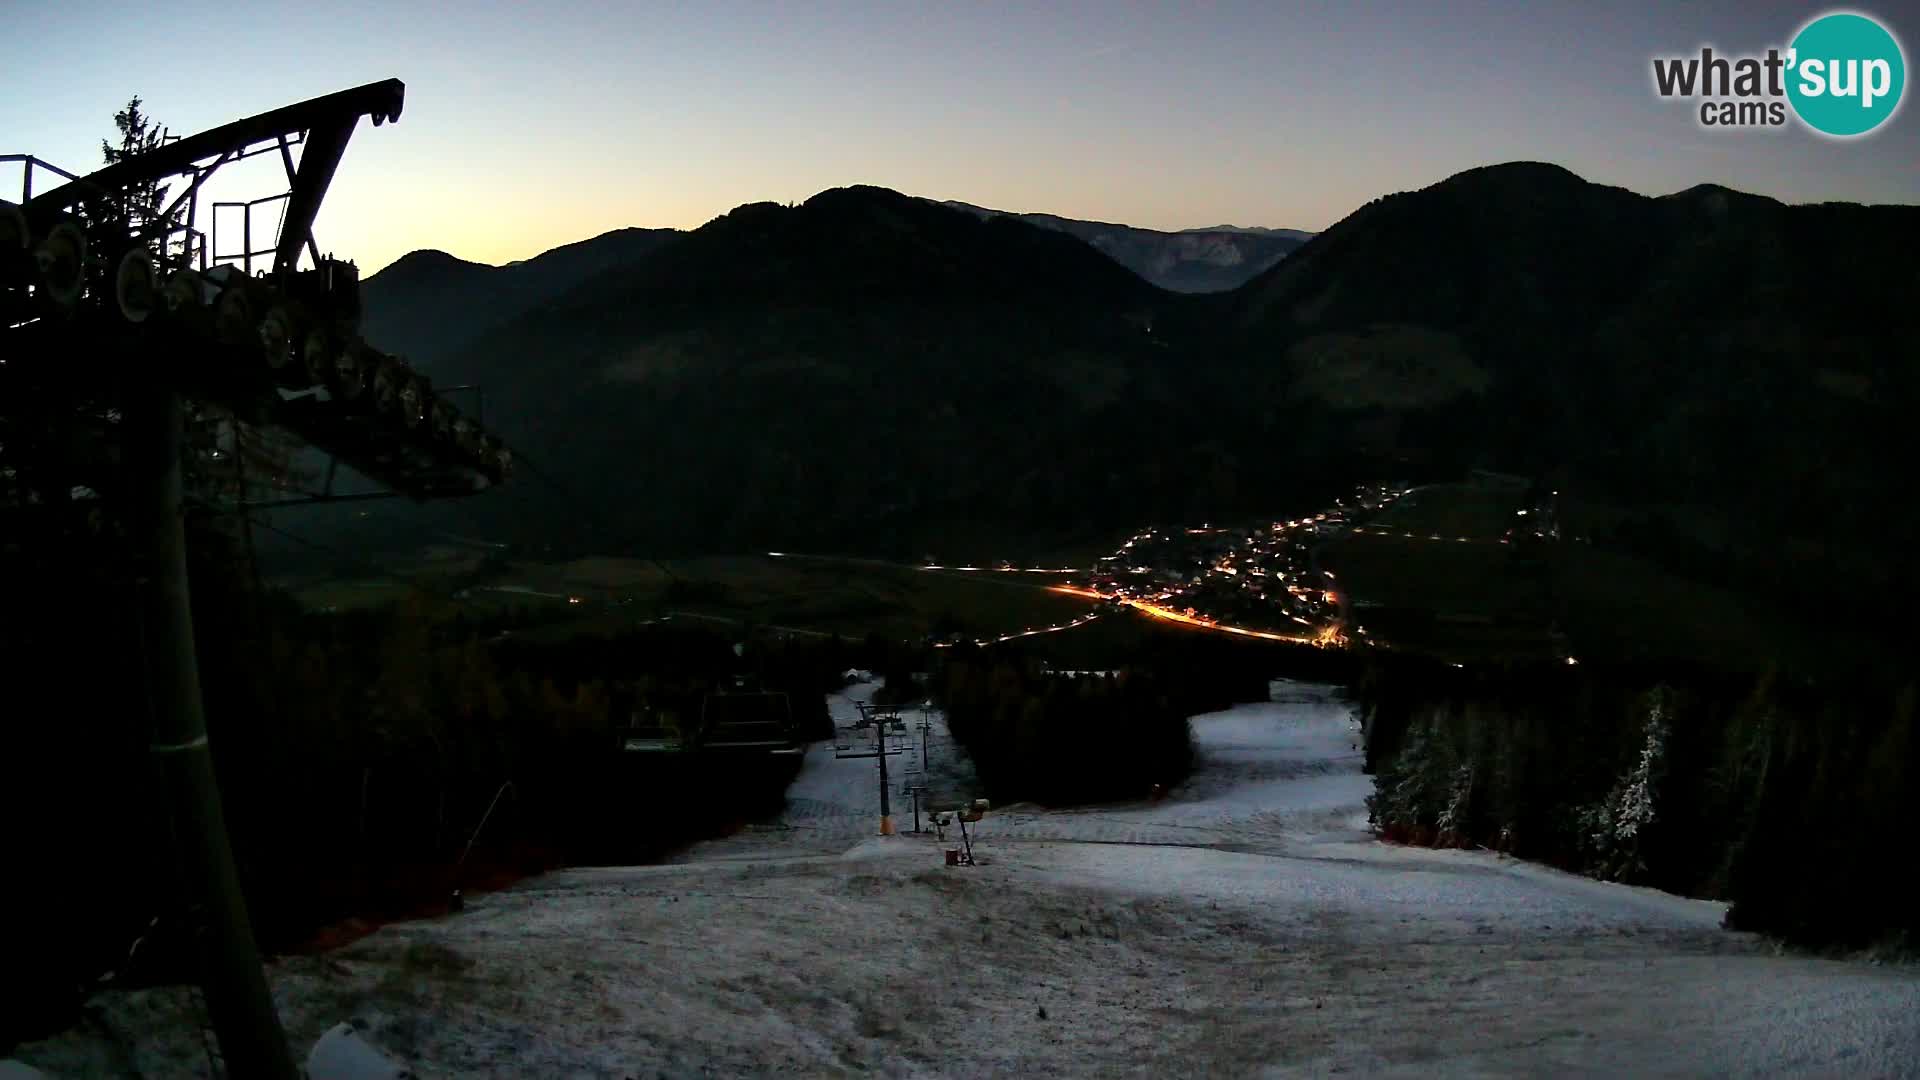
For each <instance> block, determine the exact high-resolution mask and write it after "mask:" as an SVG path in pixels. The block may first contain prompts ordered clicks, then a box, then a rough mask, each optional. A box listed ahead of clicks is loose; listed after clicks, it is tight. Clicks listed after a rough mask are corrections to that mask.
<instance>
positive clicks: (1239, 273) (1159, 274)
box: [941, 201, 1313, 293]
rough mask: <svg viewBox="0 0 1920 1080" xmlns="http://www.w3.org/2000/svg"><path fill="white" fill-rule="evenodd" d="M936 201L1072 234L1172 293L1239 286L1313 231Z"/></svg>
mask: <svg viewBox="0 0 1920 1080" xmlns="http://www.w3.org/2000/svg"><path fill="white" fill-rule="evenodd" d="M941 205H943V206H950V207H953V208H954V209H956V210H965V211H967V212H968V213H971V214H977V215H979V216H980V217H1011V218H1017V219H1019V220H1021V221H1024V222H1026V223H1027V224H1029V225H1038V226H1040V227H1041V228H1043V229H1052V230H1054V231H1056V232H1063V233H1066V234H1068V235H1069V236H1077V237H1079V238H1080V239H1082V240H1085V241H1086V242H1087V243H1089V244H1091V245H1093V247H1094V249H1095V250H1097V251H1100V252H1103V253H1104V254H1106V255H1108V256H1109V257H1111V258H1112V259H1113V260H1114V261H1115V262H1117V263H1119V264H1120V265H1122V266H1124V267H1126V268H1127V269H1129V270H1132V271H1133V272H1134V273H1136V274H1139V275H1140V276H1141V277H1143V278H1145V279H1147V280H1148V281H1150V282H1152V283H1153V284H1155V285H1158V286H1160V287H1161V288H1163V289H1168V290H1171V291H1173V292H1191V293H1204V292H1225V291H1227V290H1229V289H1233V288H1236V287H1238V286H1240V285H1244V284H1246V282H1247V281H1248V280H1250V279H1251V278H1253V277H1254V276H1256V275H1258V274H1259V273H1260V272H1262V271H1264V270H1266V269H1268V268H1269V267H1271V266H1273V265H1274V264H1275V263H1277V262H1279V261H1280V260H1281V259H1283V258H1285V257H1286V256H1287V254H1288V253H1289V252H1291V251H1293V250H1294V249H1295V248H1297V247H1299V246H1300V245H1301V244H1303V243H1306V241H1307V240H1308V239H1309V238H1310V237H1312V235H1313V234H1312V233H1308V232H1301V231H1299V230H1297V229H1243V228H1239V227H1237V226H1233V225H1219V226H1215V227H1213V228H1210V229H1182V230H1181V231H1179V232H1159V231H1156V230H1154V229H1141V228H1137V227H1135V226H1132V225H1115V224H1112V223H1110V222H1104V221H1081V220H1078V219H1075V218H1064V217H1060V216H1058V215H1055V214H1012V213H1008V212H1007V211H1005V210H989V209H987V208H985V207H981V206H974V205H972V204H971V203H963V202H952V201H949V202H945V203H942V204H941Z"/></svg>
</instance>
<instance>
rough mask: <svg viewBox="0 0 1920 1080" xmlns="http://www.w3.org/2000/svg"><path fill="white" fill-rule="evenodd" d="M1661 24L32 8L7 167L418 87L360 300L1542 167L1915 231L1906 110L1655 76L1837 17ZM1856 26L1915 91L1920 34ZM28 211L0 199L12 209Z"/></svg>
mask: <svg viewBox="0 0 1920 1080" xmlns="http://www.w3.org/2000/svg"><path fill="white" fill-rule="evenodd" d="M1634 7H1636V5H1629V4H1626V3H1619V4H1597V3H1592V2H1590V0H1536V2H1530V3H1523V2H1516V3H1492V2H1484V0H1453V2H1449V3H1445V4H1441V3H1431V2H1427V0H1407V2H1402V3H1372V2H1364V0H1355V2H1333V3H1325V4H1307V3H1284V2H1281V0H1273V2H1270V3H1254V4H1231V3H1219V4H1200V3H1191V4H1189V3H1166V4H1144V5H1143V4H1122V3H1119V2H1117V0H1116V2H1113V3H1058V2H1045V3H1041V2H1034V3H1021V4H987V3H975V2H972V0H957V2H956V0H943V2H940V3H909V2H906V0H899V2H892V3H838V2H832V0H817V2H810V3H790V4H776V3H735V2H725V0H715V2H713V3H681V4H654V3H641V2H634V3H553V4H544V3H532V2H528V3H515V2H508V0H474V2H470V3H464V4H439V5H436V4H425V3H408V2H404V0H382V2H377V3H365V2H359V0H351V2H344V3H326V4H315V3H310V2H300V3H294V2H287V0H255V2H252V3H247V4H233V3H222V4H206V3H198V2H190V0H179V2H173V3H165V4H142V5H137V6H135V7H133V8H131V9H129V8H127V7H126V6H125V5H107V4H98V3H93V2H91V0H59V2H39V3H33V2H22V3H14V4H9V5H7V7H6V13H7V18H6V25H7V29H6V33H5V34H4V35H0V72H4V73H5V81H6V87H7V92H6V93H5V94H3V95H0V153H4V152H26V153H33V154H36V155H38V156H40V157H43V158H47V159H49V160H51V161H54V162H55V163H57V164H60V165H62V166H64V167H66V168H68V169H71V170H74V171H83V170H90V169H92V168H95V167H97V165H98V158H99V148H98V143H99V139H100V137H101V136H103V135H106V134H108V133H109V132H110V131H111V127H112V121H111V118H112V114H113V112H114V110H115V109H116V108H118V107H119V106H121V105H123V104H124V103H125V101H126V99H127V98H128V97H129V96H131V95H132V94H134V93H139V94H140V95H142V96H143V97H145V98H146V100H147V104H148V108H149V109H150V111H151V112H152V113H153V115H154V116H156V117H157V118H158V119H160V120H161V121H162V122H164V123H166V124H167V125H169V126H170V127H171V129H172V130H173V131H174V132H175V133H179V134H186V133H191V132H194V131H199V130H201V129H204V128H207V127H211V126H214V125H216V124H220V123H224V122H226V121H229V120H233V119H237V118H239V117H241V116H245V115H249V114H252V113H256V112H262V111H265V110H267V109H270V108H274V107H277V106H280V105H285V104H290V103H292V102H294V101H298V100H300V99H303V98H307V97H312V96H315V95H318V94H323V93H328V92H331V91H334V90H340V89H344V88H347V87H350V86H355V85H358V84H360V83H364V82H370V81H373V80H376V79H382V78H388V77H398V78H400V79H403V80H404V81H405V82H406V84H407V105H406V112H405V114H404V115H403V116H402V117H401V120H400V122H399V124H398V125H391V126H386V127H381V128H374V127H373V126H371V125H370V124H367V123H364V122H363V123H362V124H361V125H360V127H359V129H358V131H357V132H356V134H355V136H354V139H353V142H352V144H351V145H350V146H349V148H348V150H347V156H346V158H345V160H344V161H343V162H342V164H341V168H340V172H339V174H338V176H337V178H336V180H335V182H334V185H333V189H332V193H331V194H330V196H329V198H328V200H327V203H326V206H325V209H324V210H323V212H322V214H321V218H320V221H319V223H318V225H317V227H316V233H317V235H318V238H319V240H320V246H321V247H322V249H324V250H332V251H335V252H338V253H340V254H341V255H344V256H350V257H353V258H355V259H357V260H358V261H359V262H360V264H361V266H362V268H363V271H368V272H370V271H371V270H373V269H376V268H378V267H380V266H383V265H385V264H386V263H387V262H390V261H391V260H393V259H394V258H397V257H398V256H400V255H401V254H404V253H405V252H407V251H410V250H412V249H415V248H421V247H436V248H441V249H444V250H447V251H451V252H453V253H454V254H456V255H459V256H461V257H463V258H468V259H473V260H476V261H481V262H489V263H498V262H505V261H508V260H512V259H520V258H526V257H529V256H532V255H534V254H537V253H539V252H540V251H543V250H545V249H547V248H550V247H553V246H555V245H558V244H563V243H568V242H571V241H574V240H579V239H584V238H585V237H588V236H591V235H594V234H596V233H599V232H603V231H605V230H607V229H612V228H618V227H621V226H626V225H645V226H676V227H681V228H689V227H694V226H697V225H700V224H701V223H703V222H705V221H707V220H709V219H711V218H712V217H714V216H715V215H718V214H721V213H724V212H725V211H727V210H728V209H731V208H732V207H734V206H736V205H739V204H740V203H744V202H753V201H760V200H776V201H782V202H786V201H798V200H802V199H805V198H807V197H808V196H810V195H813V194H814V193H816V192H818V191H820V190H822V189H825V188H829V187H838V186H842V185H846V184H853V183H869V184H879V185H883V186H886V187H892V188H897V189H899V190H902V191H906V192H909V193H911V194H916V195H926V196H932V197H935V198H952V199H963V200H965V201H967V202H972V203H978V204H981V205H986V206H993V207H999V208H1002V209H1008V210H1021V211H1048V212H1052V213H1058V214H1063V215H1067V216H1071V217H1082V218H1094V219H1099V220H1106V221H1123V222H1127V223H1130V224H1135V225H1142V226H1147V227H1151V228H1163V229H1178V228H1187V227H1192V226H1201V225H1215V224H1221V223H1231V224H1240V225H1267V226H1276V227H1291V228H1304V229H1321V228H1325V227H1326V226H1327V225H1329V224H1331V223H1333V222H1334V221H1336V220H1338V219H1339V218H1341V217H1342V216H1344V215H1345V214H1347V213H1348V212H1349V211H1351V210H1353V209H1354V208H1355V207H1357V206H1359V205H1361V204H1363V203H1365V202H1366V201H1367V200H1368V199H1371V198H1373V197H1375V196H1377V195H1382V194H1386V193H1388V192H1393V191H1401V190H1407V189H1412V188H1418V187H1423V186H1425V185H1427V184H1431V183H1434V182H1436V181H1438V180H1441V179H1444V178H1445V177H1447V176H1449V175H1451V174H1453V173H1455V172H1458V171H1460V170H1462V169H1466V168H1470V167H1472V166H1475V165H1483V164H1488V163H1493V162H1499V161H1510V160H1517V159H1527V160H1542V161H1551V162H1557V163H1559V164H1562V165H1565V166H1567V167H1568V168H1570V169H1572V170H1574V171H1575V172H1577V173H1580V174H1581V175H1583V176H1586V177H1587V178H1589V179H1592V180H1596V181H1600V182H1603V183H1610V184H1617V185H1621V186H1624V187H1628V188H1632V189H1634V190H1636V191H1641V192H1645V193H1648V194H1664V193H1667V192H1671V191H1677V190H1680V189H1682V188H1686V187H1690V186H1692V185H1693V184H1696V183H1700V182H1705V181H1712V182H1716V183H1722V184H1726V185H1728V186H1730V187H1736V188H1741V189H1744V190H1748V191H1754V192H1759V193H1763V194H1768V195H1773V196H1775V197H1778V198H1782V199H1786V200H1788V201H1818V200H1827V199H1842V200H1853V201H1861V202H1903V203H1915V202H1920V112H1916V110H1915V108H1913V107H1911V105H1910V104H1909V106H1908V107H1904V108H1902V110H1901V112H1900V114H1899V115H1897V116H1896V117H1895V118H1894V119H1893V120H1892V121H1891V122H1890V123H1889V124H1888V125H1886V126H1885V127H1883V128H1882V129H1881V130H1880V131H1879V132H1878V133H1876V134H1875V135H1873V136H1870V137H1869V138H1867V139H1865V140H1859V141H1855V142H1851V143H1839V142H1830V141H1826V140H1822V139H1820V138H1818V137H1816V136H1814V135H1812V134H1810V133H1808V132H1807V131H1805V130H1804V129H1801V128H1799V127H1797V126H1789V127H1788V128H1786V129H1784V130H1746V131H1738V132H1712V131H1703V130H1701V129H1700V128H1699V127H1697V126H1696V122H1695V118H1694V111H1693V108H1692V107H1691V106H1689V105H1688V104H1685V103H1681V102H1672V101H1662V100H1660V99H1658V98H1656V97H1655V96H1654V93H1653V91H1652V86H1651V77H1650V74H1649V70H1650V63H1651V59H1652V57H1653V56H1655V55H1657V54H1658V55H1684V54H1687V53H1694V54H1696V55H1697V53H1698V50H1699V47H1700V46H1701V45H1702V44H1711V45H1713V46H1714V47H1715V48H1716V50H1724V51H1731V52H1748V51H1753V52H1758V51H1761V50H1764V49H1765V48H1766V47H1767V46H1770V45H1780V46H1784V45H1785V44H1786V42H1787V41H1788V39H1789V38H1790V37H1791V35H1792V34H1793V32H1794V31H1795V30H1796V29H1797V28H1798V27H1799V26H1800V25H1801V24H1803V23H1804V22H1805V21H1806V20H1807V19H1809V18H1811V17H1812V16H1814V15H1817V14H1820V13H1822V12H1824V11H1827V10H1830V9H1829V8H1828V7H1826V6H1823V5H1809V4H1792V3H1777V2H1771V0H1744V2H1738V0H1736V2H1724V3H1721V2H1701V3H1688V4H1649V5H1644V10H1633V8H1634ZM1853 10H1860V11H1864V12H1866V13H1868V14H1872V15H1876V16H1880V17H1881V18H1882V21H1883V22H1885V23H1888V24H1889V25H1890V27H1891V29H1892V30H1893V32H1894V33H1895V35H1896V36H1899V37H1900V38H1901V40H1902V43H1903V45H1904V46H1905V48H1906V50H1907V61H1908V64H1909V67H1910V68H1911V67H1912V65H1913V64H1914V63H1915V62H1916V59H1917V58H1916V56H1915V52H1916V49H1915V43H1916V42H1920V16H1916V17H1912V18H1908V19H1905V20H1903V19H1902V17H1901V16H1902V14H1903V12H1904V11H1906V10H1910V9H1906V8H1905V7H1904V4H1903V5H1901V6H1898V7H1896V6H1895V5H1893V4H1890V3H1888V4H1882V5H1880V6H1878V7H1876V6H1875V5H1873V4H1867V5H1865V6H1863V7H1858V8H1854V9H1853ZM1906 23H1911V24H1912V25H1906ZM1915 93H1920V90H1909V92H1908V96H1909V97H1911V96H1913V95H1914V94H1915ZM233 182H234V183H235V184H242V183H243V181H242V180H241V179H238V178H237V179H236V180H235V181H233ZM18 184H19V181H18V173H17V169H12V168H11V167H0V197H10V198H18V194H19V192H18ZM243 186H244V185H243ZM272 190H277V189H273V188H272V187H271V186H270V185H267V186H262V185H258V184H255V185H253V186H251V187H247V188H246V190H244V191H242V190H239V189H236V188H231V187H230V188H228V189H224V190H222V191H219V192H216V193H215V197H220V198H230V197H240V196H241V195H249V196H257V195H262V194H268V193H271V191H272ZM225 227H226V226H225V225H224V224H223V226H222V228H223V229H224V228H225ZM222 244H223V246H226V245H225V241H224V240H223V241H222Z"/></svg>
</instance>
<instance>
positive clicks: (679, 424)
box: [330, 187, 1252, 552]
mask: <svg viewBox="0 0 1920 1080" xmlns="http://www.w3.org/2000/svg"><path fill="white" fill-rule="evenodd" d="M508 269H511V268H508ZM383 276H384V275H383ZM403 280H404V279H403ZM380 285H381V282H380V280H379V279H375V280H373V281H372V282H370V288H369V289H368V294H369V306H370V307H373V306H376V305H379V304H384V303H389V302H391V300H390V299H389V298H386V297H382V296H381V295H380ZM478 295H481V296H482V297H483V299H484V300H485V302H486V303H487V304H488V305H489V306H493V307H496V308H497V302H496V301H494V300H493V299H492V298H491V294H485V293H482V294H478ZM1197 299H1200V298H1186V297H1179V296H1175V295H1172V294H1169V293H1166V292H1164V291H1162V290H1159V289H1156V288H1154V287H1153V286H1151V285H1149V284H1148V283H1146V282H1144V281H1142V280H1141V279H1140V278H1139V277H1138V276H1136V275H1134V274H1133V273H1131V272H1130V271H1128V270H1126V269H1125V268H1123V267H1121V266H1119V265H1118V264H1116V263H1115V262H1113V261H1112V260H1111V259H1109V258H1107V257H1106V256H1104V255H1102V254H1100V253H1099V252H1098V251H1096V250H1094V249H1093V248H1091V247H1089V246H1088V245H1087V244H1085V243H1083V242H1081V241H1080V240H1078V239H1076V238H1074V237H1071V236H1068V235H1066V234H1063V233H1060V232H1057V231H1052V230H1047V229H1041V228H1036V227H1033V226H1031V225H1028V224H1025V223H1023V222H1019V221H1015V220H1011V219H1006V218H992V219H986V220H982V219H980V218H978V217H976V216H974V215H970V214H965V213H961V212H957V211H954V210H951V209H948V208H945V207H941V206H939V205H936V204H933V203H929V202H927V201H925V200H921V199H917V198H911V197H908V196H904V195H900V194H898V193H895V192H892V191H887V190H883V189H878V188H862V187H855V188H845V189H837V190H832V191H827V192H823V193H821V194H820V195H818V196H816V197H814V198H812V199H810V200H808V201H807V202H806V203H805V204H803V205H799V206H781V205H777V204H772V203H762V204H753V205H747V206H742V207H740V208H738V209H736V210H734V211H733V212H731V213H729V214H726V215H724V216H722V217H720V218H718V219H716V220H714V221H712V222H710V223H708V224H707V225H705V226H703V227H702V228H700V229H697V230H694V231H693V232H691V233H689V234H687V235H685V236H684V237H682V238H680V239H677V240H674V241H673V242H671V243H667V244H662V245H660V246H658V247H656V248H655V249H654V250H652V251H650V252H647V253H645V254H643V255H642V256H641V257H639V258H638V259H636V260H633V261H631V262H629V263H626V264H624V265H621V266H619V267H616V268H613V269H610V270H607V271H605V272H603V273H601V274H598V275H595V276H593V277H591V278H588V279H586V280H584V281H582V282H580V283H579V284H577V285H576V286H574V287H573V288H572V289H570V290H568V291H566V292H564V293H562V294H560V295H557V296H553V297H551V298H549V299H546V300H544V301H542V302H540V303H539V304H537V305H533V306H529V307H527V308H526V309H525V310H524V311H522V312H521V313H520V314H519V315H518V316H516V317H513V318H511V319H509V320H506V321H504V322H502V323H499V324H497V325H495V326H493V327H492V328H490V329H489V330H488V331H487V332H486V333H485V334H484V335H482V336H477V337H474V336H469V337H468V338H467V341H468V343H467V344H466V346H465V347H463V348H459V349H454V350H445V351H443V352H442V353H440V354H438V356H437V358H436V359H435V360H434V361H433V363H432V366H431V368H430V370H431V371H432V372H433V373H434V374H435V377H436V378H437V379H438V380H439V381H440V382H442V383H443V384H444V383H451V382H461V383H466V382H477V383H480V384H482V385H483V386H484V387H485V389H486V393H487V399H488V402H489V404H488V409H487V416H486V420H487V423H488V425H489V426H490V427H493V428H495V429H497V430H498V431H500V432H501V433H502V434H503V435H505V436H506V437H507V438H508V439H509V440H510V441H511V442H512V443H513V444H514V445H515V446H517V447H519V448H520V449H521V450H522V451H523V452H524V454H525V455H526V457H527V458H528V459H529V460H530V461H531V462H532V463H533V464H534V466H535V467H536V469H537V470H538V473H539V474H543V475H546V476H549V477H553V478H556V479H560V480H561V481H562V485H561V486H564V487H565V488H566V489H567V490H566V491H565V492H562V491H560V490H558V489H557V488H556V487H555V485H552V484H548V483H545V482H544V481H542V480H541V479H539V476H538V475H527V474H525V473H524V472H523V474H522V476H521V477H520V478H519V479H517V480H516V482H515V483H513V484H511V485H509V486H508V487H507V488H506V489H504V490H502V491H499V492H496V493H491V494H489V495H487V496H485V497H484V498H480V499H475V500H467V501H464V502H460V503H449V504H445V505H439V506H432V507H423V508H413V507H405V506H393V505H379V506H369V507H368V508H367V516H366V517H365V518H358V517H356V518H354V519H352V520H353V521H354V522H356V523H360V528H361V535H360V539H364V540H371V539H375V538H380V537H387V536H399V535H404V536H408V537H412V536H417V535H428V534H431V533H432V532H433V531H435V530H443V529H444V530H448V531H457V532H460V533H461V534H463V535H480V536H485V537H489V538H501V539H510V540H514V541H519V542H525V543H539V542H545V541H547V540H550V539H552V540H555V541H556V542H559V543H563V544H567V545H578V546H581V547H584V548H587V549H598V550H627V549H635V548H637V549H638V550H644V551H648V552H666V551H715V550H719V551H727V550H747V549H752V548H756V547H764V546H785V547H793V548H799V547H802V546H805V545H825V546H831V547H836V548H842V549H861V550H879V549H884V550H892V551H906V550H917V551H924V550H929V549H933V550H942V549H944V550H952V549H953V547H952V546H953V545H965V544H986V543H991V544H994V545H999V544H1001V543H1003V542H1004V541H1005V540H1006V538H1008V537H1015V536H1020V537H1028V538H1031V540H1032V541H1033V542H1034V543H1036V544H1038V543H1041V542H1044V541H1047V540H1052V539H1058V538H1060V537H1061V536H1063V535H1067V534H1073V535H1099V533H1098V532H1097V530H1102V529H1104V528H1105V527H1106V526H1107V525H1108V524H1109V523H1110V522H1111V521H1112V520H1114V519H1115V518H1116V517H1119V516H1130V515H1132V514H1135V513H1141V512H1155V513H1166V514H1169V515H1184V514H1186V513H1188V512H1196V513H1199V512H1205V511H1204V508H1203V504H1204V505H1212V500H1216V499H1217V498H1219V497H1220V496H1221V494H1222V493H1221V492H1220V491H1219V490H1218V483H1216V482H1215V481H1216V479H1217V477H1219V476H1225V475H1227V474H1228V473H1230V472H1233V471H1234V470H1235V468H1236V466H1234V465H1233V464H1232V462H1231V461H1230V460H1229V459H1227V458H1224V457H1223V456H1222V447H1221V446H1220V445H1219V442H1218V438H1217V436H1216V435H1215V434H1214V433H1213V421H1214V417H1212V416H1210V415H1208V414H1207V413H1206V411H1205V410H1203V409H1196V408H1194V407H1193V401H1194V397H1193V393H1194V387H1196V386H1204V385H1205V384H1206V383H1207V380H1208V379H1209V378H1211V376H1209V375H1207V374H1205V373H1204V372H1203V371H1202V370H1201V369H1200V367H1198V366H1196V365H1193V364H1189V363H1187V360H1188V358H1190V357H1191V356H1193V355H1195V354H1192V353H1190V352H1188V351H1187V349H1186V342H1187V340H1198V335H1199V334H1200V333H1201V332H1202V331H1203V330H1204V328H1205V327H1206V325H1207V323H1208V321H1209V318H1210V317H1211V316H1210V315H1209V314H1208V313H1209V312H1210V311H1211V310H1212V309H1208V308H1201V307H1195V306H1193V305H1194V303H1195V301H1196V300H1197ZM416 318H417V313H416ZM439 318H441V320H442V321H443V322H449V323H452V324H456V325H457V324H458V318H459V317H458V316H457V315H453V316H440V317H439ZM1183 335H1184V336H1185V339H1183ZM369 337H370V338H373V337H374V335H373V333H372V332H371V331H370V332H369ZM1170 339H1171V340H1170ZM376 340H377V339H376ZM1204 393H1205V394H1206V396H1208V397H1218V396H1219V395H1218V394H1214V393H1212V392H1211V391H1204ZM1223 461H1224V462H1225V464H1224V465H1223V464H1222V462H1223ZM1223 469H1224V470H1225V471H1222V470H1223ZM1251 474H1252V470H1249V475H1251ZM1195 477H1199V478H1200V480H1199V481H1196V480H1195ZM1228 494H1232V493H1228ZM1156 508H1157V509H1156ZM330 520H332V519H330Z"/></svg>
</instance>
